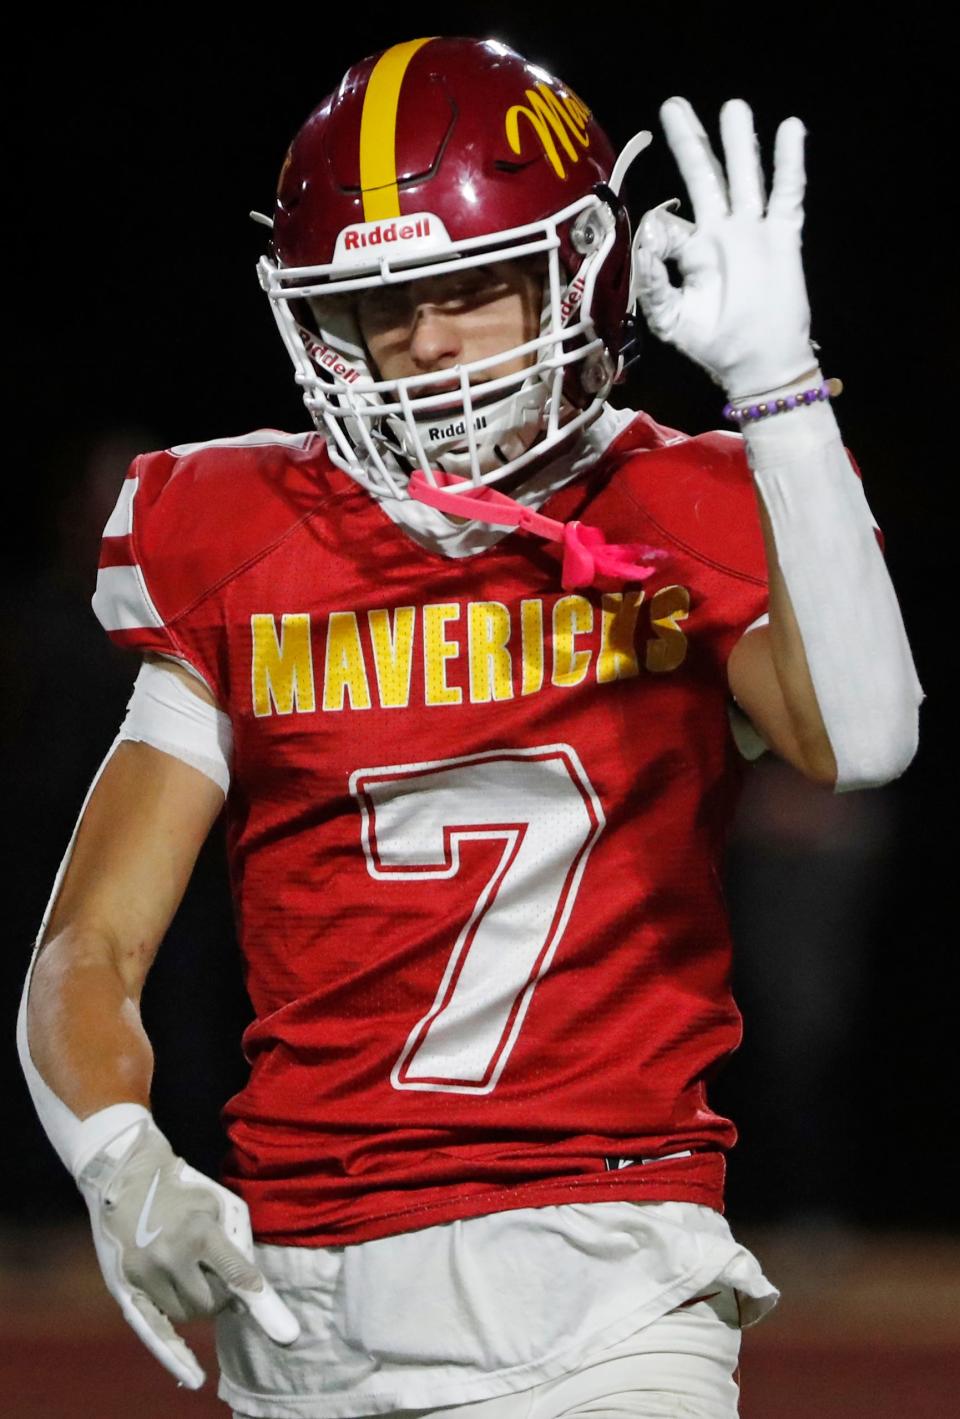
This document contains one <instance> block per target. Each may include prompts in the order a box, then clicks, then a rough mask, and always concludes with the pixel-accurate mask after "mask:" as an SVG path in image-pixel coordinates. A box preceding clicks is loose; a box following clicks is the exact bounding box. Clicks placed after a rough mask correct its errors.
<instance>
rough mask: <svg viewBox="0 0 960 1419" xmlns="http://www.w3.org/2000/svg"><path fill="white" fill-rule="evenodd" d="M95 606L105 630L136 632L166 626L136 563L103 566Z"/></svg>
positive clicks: (95, 594) (98, 575)
mask: <svg viewBox="0 0 960 1419" xmlns="http://www.w3.org/2000/svg"><path fill="white" fill-rule="evenodd" d="M93 609H94V611H95V613H96V616H97V620H98V621H99V622H100V624H101V626H102V627H103V629H104V630H105V631H137V630H144V629H147V628H150V627H159V626H162V625H163V617H162V616H161V615H160V613H159V612H158V611H157V608H156V607H155V606H154V604H153V600H152V599H151V596H150V593H149V591H148V590H147V584H146V582H145V581H144V579H143V576H142V575H141V572H140V568H139V566H137V565H136V564H134V565H133V566H127V567H101V568H100V570H99V572H98V573H97V589H96V591H95V592H94V593H93Z"/></svg>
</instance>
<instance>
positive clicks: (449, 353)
mask: <svg viewBox="0 0 960 1419" xmlns="http://www.w3.org/2000/svg"><path fill="white" fill-rule="evenodd" d="M462 350H463V344H462V340H461V338H460V334H459V331H458V329H457V321H456V318H455V316H453V315H451V314H448V313H447V312H445V311H443V310H438V309H437V308H436V306H431V305H422V306H418V307H417V311H416V314H415V316H414V322H413V331H412V333H411V336H410V358H411V360H412V361H413V363H414V364H415V365H416V367H417V369H418V370H422V371H423V373H424V374H430V373H431V372H432V371H433V370H442V369H447V368H448V367H449V366H451V365H455V364H457V363H458V362H459V360H460V357H461V354H462Z"/></svg>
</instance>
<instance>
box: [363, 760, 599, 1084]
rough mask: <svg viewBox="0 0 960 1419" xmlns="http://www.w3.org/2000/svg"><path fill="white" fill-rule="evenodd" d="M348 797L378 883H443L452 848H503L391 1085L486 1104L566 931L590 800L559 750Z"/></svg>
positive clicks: (589, 822)
mask: <svg viewBox="0 0 960 1419" xmlns="http://www.w3.org/2000/svg"><path fill="white" fill-rule="evenodd" d="M350 792H351V793H352V794H353V795H354V797H355V798H356V800H357V802H358V804H359V805H360V813H361V818H362V835H363V848H364V852H365V853H366V859H367V870H368V872H369V873H370V876H371V877H376V878H377V879H378V880H380V881H388V882H395V881H407V882H411V881H416V882H424V881H435V880H439V879H442V878H449V877H455V876H456V875H457V872H458V871H459V869H460V845H461V843H464V842H468V841H471V840H474V839H480V838H485V839H494V840H499V841H502V843H503V851H502V853H501V854H500V858H499V861H498V862H497V865H496V867H495V868H494V871H493V873H492V874H491V876H490V878H489V880H488V881H487V882H486V884H485V885H484V887H483V890H482V891H481V892H480V895H479V897H478V898H477V900H476V902H475V903H474V906H473V910H472V911H471V913H470V915H469V918H468V920H467V922H466V924H465V925H464V927H463V929H462V930H461V932H460V935H459V936H458V937H457V939H456V941H455V943H454V945H453V950H452V951H451V953H450V957H449V960H448V961H447V965H446V969H445V971H444V973H443V979H442V980H441V982H440V986H439V989H438V990H437V994H436V998H435V1000H434V1002H433V1004H432V1005H431V1007H430V1009H429V1010H428V1011H427V1013H426V1014H425V1015H424V1016H423V1017H422V1019H420V1020H418V1021H417V1023H416V1025H415V1026H414V1027H413V1029H412V1030H411V1031H410V1034H409V1036H408V1037H407V1042H406V1044H405V1046H404V1048H403V1051H402V1052H401V1054H400V1057H399V1059H398V1060H397V1062H396V1064H395V1065H394V1067H393V1070H392V1072H391V1075H390V1080H391V1083H392V1084H393V1086H394V1088H396V1089H430V1090H436V1091H442V1092H447V1093H455V1094H489V1093H490V1092H491V1090H493V1089H494V1088H496V1085H497V1080H498V1079H499V1078H500V1075H501V1074H502V1072H503V1068H504V1065H505V1064H506V1062H507V1060H508V1058H509V1057H510V1051H511V1050H512V1049H513V1046H514V1044H515V1043H516V1039H517V1036H518V1034H519V1033H520V1027H521V1026H522V1024H523V1020H524V1016H525V1015H526V1013H527V1008H528V1007H529V1005H530V1000H531V998H532V996H533V992H534V989H535V988H536V985H537V982H538V981H539V980H540V979H541V977H542V976H543V975H544V973H545V972H546V971H547V970H548V968H549V966H550V962H551V961H552V960H553V956H554V952H555V951H556V949H557V946H558V945H559V943H560V939H561V937H562V936H563V933H564V931H565V929H566V925H567V922H568V920H569V918H570V913H571V911H572V910H573V904H574V901H575V900H576V896H577V892H578V890H579V887H580V880H581V878H582V876H583V871H584V868H585V866H586V863H587V858H588V856H589V854H590V850H591V848H592V847H593V845H594V843H595V842H596V840H597V838H598V837H599V835H600V832H601V831H602V829H603V827H604V821H605V820H604V816H603V809H602V808H601V806H600V800H599V799H598V797H597V795H596V793H595V792H594V789H593V785H592V784H591V783H590V780H589V779H588V778H587V775H586V773H585V772H584V770H583V766H582V764H581V763H580V760H579V758H578V757H577V754H576V752H575V750H573V749H571V748H570V746H569V745H568V744H546V745H541V746H540V747H538V748H535V749H501V750H495V751H492V752H490V753H485V754H469V755H467V756H465V757H463V758H459V759H438V760H435V761H433V762H430V763H421V764H393V765H389V766H383V767H380V768H373V769H357V770H356V771H355V772H354V773H353V774H351V775H350Z"/></svg>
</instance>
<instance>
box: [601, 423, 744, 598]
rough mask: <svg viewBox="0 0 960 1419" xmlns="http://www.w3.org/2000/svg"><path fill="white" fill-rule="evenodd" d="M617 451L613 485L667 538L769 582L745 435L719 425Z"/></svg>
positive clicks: (731, 569)
mask: <svg viewBox="0 0 960 1419" xmlns="http://www.w3.org/2000/svg"><path fill="white" fill-rule="evenodd" d="M612 452H613V458H614V461H615V474H614V482H615V486H617V487H618V488H619V490H620V491H621V492H623V493H625V494H627V495H628V496H629V497H630V498H631V499H632V500H633V501H635V502H637V503H639V504H640V505H641V507H642V508H643V511H644V512H645V513H646V515H647V516H648V518H649V519H650V521H651V522H652V523H654V525H655V527H656V529H657V531H658V533H659V534H660V535H661V536H662V537H665V538H666V539H667V540H669V541H671V542H673V543H674V544H675V545H677V546H680V547H683V548H684V550H686V551H688V552H690V553H692V554H693V555H694V556H696V557H698V558H699V559H700V560H701V561H705V562H709V563H710V564H711V565H713V566H716V567H720V568H722V569H723V570H725V571H729V572H732V573H733V574H734V575H737V576H745V577H750V578H754V579H756V580H758V581H766V577H767V563H766V554H765V550H764V545H763V533H762V531H761V527H760V517H759V512H758V509H757V495H756V492H755V490H754V485H753V475H752V474H751V472H750V467H749V465H748V463H747V459H746V453H745V451H744V444H743V439H742V438H741V436H740V435H739V434H736V433H726V432H724V431H722V430H717V431H716V432H713V433H707V434H699V435H697V436H695V437H692V438H684V437H677V438H674V439H670V440H669V441H667V442H665V443H662V444H660V445H659V446H655V447H649V446H648V447H646V448H642V449H641V448H637V447H636V446H634V447H629V446H626V447H621V446H617V447H616V448H615V449H614V450H613V451H612Z"/></svg>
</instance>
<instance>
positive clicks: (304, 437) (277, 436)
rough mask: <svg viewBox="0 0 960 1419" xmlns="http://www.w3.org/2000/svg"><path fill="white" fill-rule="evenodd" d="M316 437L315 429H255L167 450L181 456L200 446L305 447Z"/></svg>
mask: <svg viewBox="0 0 960 1419" xmlns="http://www.w3.org/2000/svg"><path fill="white" fill-rule="evenodd" d="M317 437H318V434H317V431H316V429H308V430H306V431H305V432H304V433H301V434H285V433H281V432H280V430H279V429H256V430H255V431H254V432H253V433H252V434H237V435H235V436H234V437H228V438H222V439H202V440H201V441H200V442H199V443H177V444H174V445H173V446H172V447H171V448H170V450H169V452H170V453H174V454H176V456H177V457H178V458H183V457H184V456H185V455H186V454H188V453H198V452H199V451H200V449H202V448H259V447H262V446H263V445H265V444H271V443H273V444H279V445H281V446H282V447H284V448H306V446H307V442H308V440H310V439H315V438H317Z"/></svg>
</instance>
